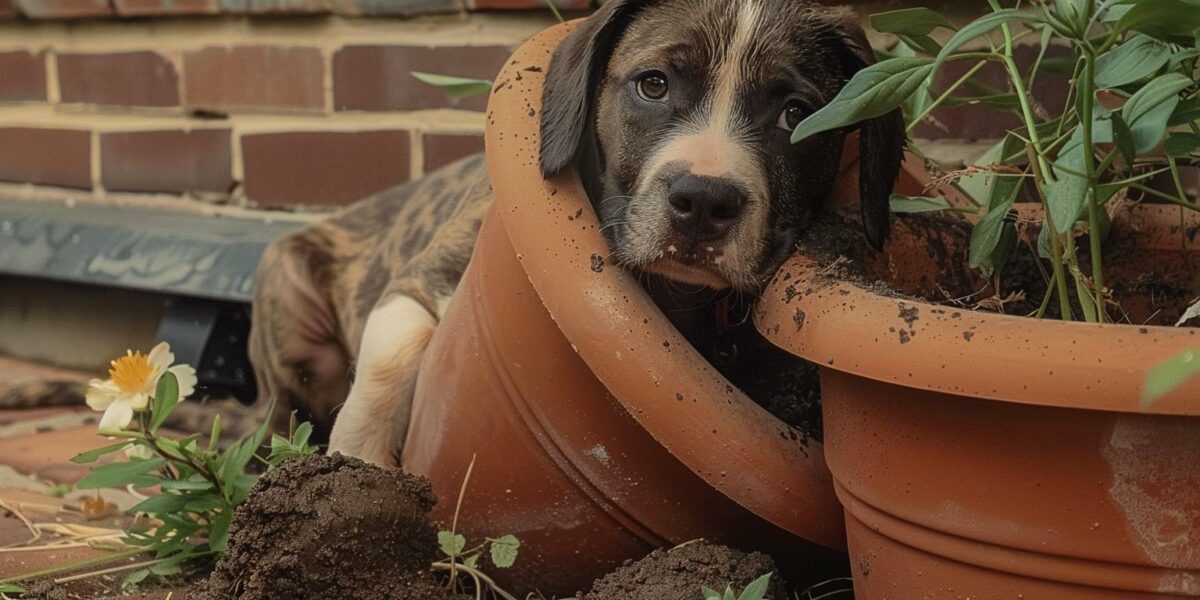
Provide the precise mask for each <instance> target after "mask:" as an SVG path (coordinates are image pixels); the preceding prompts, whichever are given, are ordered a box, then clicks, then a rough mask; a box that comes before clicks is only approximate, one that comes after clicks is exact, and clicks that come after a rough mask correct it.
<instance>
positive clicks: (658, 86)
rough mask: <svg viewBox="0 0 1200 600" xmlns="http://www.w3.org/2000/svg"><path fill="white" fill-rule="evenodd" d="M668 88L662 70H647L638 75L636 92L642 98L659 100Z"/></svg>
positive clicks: (652, 100)
mask: <svg viewBox="0 0 1200 600" xmlns="http://www.w3.org/2000/svg"><path fill="white" fill-rule="evenodd" d="M669 89H670V87H669V86H668V85H667V76H666V75H664V74H663V73H662V71H648V72H646V73H643V74H642V75H641V76H640V77H638V81H637V92H638V96H641V98H642V99H643V100H649V101H651V102H661V101H662V100H663V98H666V97H667V91H668V90H669Z"/></svg>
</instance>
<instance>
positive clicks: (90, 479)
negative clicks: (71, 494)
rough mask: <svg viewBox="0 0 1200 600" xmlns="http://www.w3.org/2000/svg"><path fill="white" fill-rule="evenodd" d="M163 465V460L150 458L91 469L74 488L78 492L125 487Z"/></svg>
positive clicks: (164, 462)
mask: <svg viewBox="0 0 1200 600" xmlns="http://www.w3.org/2000/svg"><path fill="white" fill-rule="evenodd" d="M165 464H167V461H166V460H165V459H162V458H151V459H149V460H132V461H129V462H118V463H112V464H107V465H101V466H99V467H96V468H94V469H92V472H91V473H88V474H87V476H86V477H84V478H83V479H81V480H79V483H77V484H75V487H76V489H80V490H94V489H98V488H106V487H121V486H125V485H128V484H131V483H135V482H137V481H138V480H139V479H140V478H141V476H143V475H145V474H147V473H149V472H150V471H153V470H155V469H158V468H161V467H162V466H163V465H165Z"/></svg>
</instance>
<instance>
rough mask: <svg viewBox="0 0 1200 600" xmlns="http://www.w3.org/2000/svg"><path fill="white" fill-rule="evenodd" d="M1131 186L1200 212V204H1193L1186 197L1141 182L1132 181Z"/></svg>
mask: <svg viewBox="0 0 1200 600" xmlns="http://www.w3.org/2000/svg"><path fill="white" fill-rule="evenodd" d="M1129 187H1131V188H1133V189H1135V190H1138V191H1140V192H1142V193H1145V194H1149V195H1151V196H1154V197H1155V198H1158V199H1160V200H1166V201H1167V202H1170V203H1171V204H1176V205H1179V206H1182V207H1184V208H1188V209H1191V210H1194V211H1197V212H1200V204H1193V203H1191V202H1188V201H1187V200H1186V199H1184V198H1176V197H1175V196H1171V195H1168V194H1164V193H1162V192H1160V191H1158V190H1156V189H1154V188H1152V187H1150V186H1146V185H1142V184H1140V183H1131V184H1129Z"/></svg>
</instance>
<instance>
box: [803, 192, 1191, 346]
mask: <svg viewBox="0 0 1200 600" xmlns="http://www.w3.org/2000/svg"><path fill="white" fill-rule="evenodd" d="M1125 223H1126V221H1117V222H1116V223H1115V225H1114V229H1113V232H1112V234H1111V235H1110V237H1109V239H1108V240H1106V242H1105V267H1106V271H1107V278H1108V284H1107V285H1108V287H1109V289H1110V292H1111V296H1110V306H1109V309H1108V312H1109V315H1110V317H1112V318H1113V319H1114V320H1115V321H1116V322H1117V323H1123V324H1134V325H1139V326H1147V325H1163V326H1174V325H1175V324H1176V322H1177V321H1178V320H1179V318H1180V317H1181V316H1182V315H1183V313H1184V312H1185V311H1186V310H1187V308H1188V306H1189V305H1190V304H1191V303H1193V302H1195V300H1196V297H1197V295H1198V294H1200V289H1198V288H1197V284H1196V281H1194V275H1193V274H1194V273H1195V272H1196V270H1197V268H1200V263H1198V264H1197V265H1195V266H1190V265H1182V264H1180V261H1184V262H1186V261H1189V260H1191V257H1190V256H1188V255H1187V254H1186V253H1181V252H1179V251H1178V250H1177V249H1172V248H1169V247H1157V248H1156V247H1150V248H1147V247H1143V246H1142V243H1143V242H1144V240H1145V234H1144V232H1139V231H1134V230H1133V228H1132V227H1129V228H1126V229H1123V228H1122V225H1124V224H1125ZM894 228H896V229H903V230H907V231H905V232H904V234H903V235H897V236H895V238H896V239H900V240H903V242H902V243H918V244H921V245H922V249H921V252H905V251H899V252H891V251H889V252H885V253H878V252H875V251H874V250H872V249H870V247H869V246H868V244H867V243H866V240H865V238H864V236H863V234H862V233H861V231H860V229H861V228H860V227H859V225H858V223H857V221H856V220H855V219H854V218H853V217H852V216H850V215H841V214H831V215H827V216H826V217H824V218H823V219H821V220H820V221H818V222H817V223H816V224H815V225H814V226H813V227H812V228H811V229H810V230H809V231H808V232H807V233H806V235H805V236H804V238H803V240H802V241H801V243H800V248H799V249H800V251H801V252H802V253H804V254H807V255H809V256H813V257H815V258H816V259H817V260H819V261H821V262H824V263H826V264H828V265H829V266H828V267H827V271H826V272H825V273H824V275H826V276H828V277H829V278H830V279H831V280H839V281H849V282H851V283H854V284H855V285H857V286H859V287H862V288H864V289H867V290H869V291H871V292H874V293H877V294H881V295H885V296H890V297H898V298H911V299H914V300H921V301H925V302H929V303H933V304H940V305H943V306H947V307H950V308H956V309H965V310H981V311H988V312H996V313H1003V314H1008V315H1013V316H1031V315H1034V314H1036V313H1037V312H1038V309H1039V307H1040V305H1041V304H1042V300H1043V299H1044V297H1045V294H1046V290H1047V287H1048V285H1049V279H1050V277H1051V273H1050V266H1049V263H1048V262H1047V261H1045V260H1043V259H1042V258H1041V257H1040V256H1038V254H1037V250H1036V248H1037V246H1036V243H1037V234H1038V231H1037V229H1036V228H1035V227H1033V226H1031V225H1028V224H1022V225H1021V227H1020V229H1021V231H1020V234H1019V235H1018V242H1017V245H1016V249H1015V250H1014V251H1013V253H1012V255H1011V257H1010V258H1009V259H1008V261H1007V262H1006V263H1005V264H1004V265H1003V266H1002V267H1001V268H1000V269H999V270H998V271H997V273H996V276H995V278H993V279H988V278H985V277H984V276H983V275H982V274H981V272H980V271H979V270H977V269H973V268H971V267H970V266H969V254H970V246H971V233H972V225H971V224H970V223H969V222H968V221H967V220H966V219H965V218H963V217H962V216H960V215H958V214H955V213H948V212H944V213H928V214H914V215H897V216H896V218H895V224H894ZM1177 234H1178V236H1179V237H1180V241H1182V239H1183V237H1182V236H1185V235H1189V233H1188V232H1186V231H1182V232H1177ZM1078 244H1079V246H1080V247H1081V248H1086V246H1087V241H1086V238H1080V239H1079V242H1078ZM895 255H900V256H905V260H909V261H912V260H914V259H913V258H912V257H914V256H916V257H917V258H916V259H915V260H918V261H929V263H931V264H932V265H935V268H926V267H925V266H913V265H912V264H895V263H894V262H893V260H891V259H890V256H895ZM1079 262H1080V263H1081V269H1083V270H1084V271H1085V274H1086V270H1087V269H1088V266H1087V265H1089V264H1090V261H1089V260H1088V259H1087V256H1086V252H1081V253H1080V258H1079ZM930 273H933V274H936V275H934V276H932V277H931V276H930V275H929V274H930ZM913 274H919V275H916V276H914V275H913ZM779 277H781V278H783V279H784V281H786V280H787V279H789V278H790V274H789V273H787V272H786V271H784V272H781V273H780V274H779ZM996 282H999V288H997V287H996ZM1074 287H1075V286H1074V285H1071V288H1072V290H1073V289H1074ZM808 291H810V290H800V289H796V288H795V287H794V286H793V287H790V288H788V289H787V293H788V294H803V293H806V292H808ZM1072 293H1073V292H1072ZM1071 301H1072V304H1073V305H1074V306H1076V307H1078V300H1077V299H1076V298H1074V297H1072V299H1071ZM1045 315H1046V317H1048V318H1055V319H1056V318H1059V317H1061V315H1060V314H1059V309H1058V303H1057V302H1050V303H1049V304H1048V305H1047V307H1046V311H1045ZM915 316H916V315H914V317H915ZM1076 316H1078V315H1076ZM1193 324H1195V323H1193ZM802 326H803V324H802V323H797V327H802ZM892 333H894V334H895V335H903V334H904V333H905V332H902V331H897V332H892Z"/></svg>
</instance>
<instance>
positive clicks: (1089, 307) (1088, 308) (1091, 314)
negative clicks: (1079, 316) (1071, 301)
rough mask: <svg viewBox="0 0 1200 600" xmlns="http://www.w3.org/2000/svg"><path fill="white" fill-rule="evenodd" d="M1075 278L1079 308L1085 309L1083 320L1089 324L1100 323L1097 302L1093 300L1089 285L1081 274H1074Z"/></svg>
mask: <svg viewBox="0 0 1200 600" xmlns="http://www.w3.org/2000/svg"><path fill="white" fill-rule="evenodd" d="M1073 275H1074V277H1075V295H1076V296H1077V297H1078V298H1079V306H1080V308H1082V309H1083V318H1084V319H1085V320H1086V321H1087V322H1088V323H1096V322H1099V320H1100V319H1099V317H1098V316H1097V313H1096V301H1095V300H1094V299H1093V297H1092V294H1093V293H1094V292H1092V291H1091V290H1090V289H1089V288H1088V285H1087V283H1086V282H1085V281H1084V280H1083V278H1082V277H1080V275H1079V273H1073Z"/></svg>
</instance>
